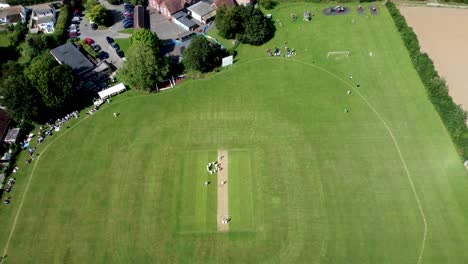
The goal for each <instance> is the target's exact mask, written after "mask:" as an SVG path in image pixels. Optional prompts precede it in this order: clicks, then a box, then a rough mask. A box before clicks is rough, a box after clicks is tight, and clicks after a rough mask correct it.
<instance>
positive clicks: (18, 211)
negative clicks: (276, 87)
mask: <svg viewBox="0 0 468 264" xmlns="http://www.w3.org/2000/svg"><path fill="white" fill-rule="evenodd" d="M266 59H281V60H290V61H295V62H298V63H302V64H304V65H308V66H311V67H313V68H316V69H318V70H321V71H323V72H325V73H328V74H330V75H331V76H333V77H334V78H336V79H338V80H340V81H341V82H343V83H344V84H346V85H347V86H349V87H350V88H351V89H353V91H355V92H356V93H357V94H358V95H359V97H361V99H362V100H364V102H366V104H367V105H368V106H369V108H370V109H372V111H373V112H374V113H375V114H376V115H377V117H378V118H379V119H380V120H381V121H382V123H383V124H384V126H385V128H386V129H387V131H388V133H389V135H390V137H391V138H392V141H393V144H394V145H395V148H396V149H397V152H398V155H399V157H400V161H401V163H402V164H403V168H404V169H405V172H406V176H407V177H408V181H409V183H410V185H411V190H412V191H413V194H414V198H415V199H416V202H417V204H418V208H419V212H420V213H421V217H422V219H423V223H424V234H423V239H422V242H421V249H420V252H419V257H418V261H417V264H420V263H421V260H422V257H423V254H424V248H425V245H426V237H427V221H426V216H425V214H424V210H423V208H422V206H421V202H420V199H419V196H418V193H417V192H416V188H415V187H414V183H413V179H412V177H411V175H410V172H409V170H408V167H407V166H406V162H405V160H404V158H403V155H402V154H401V150H400V147H399V146H398V143H397V141H396V139H395V136H394V135H393V132H392V130H391V129H390V127H389V126H388V125H387V123H386V122H385V120H384V119H383V118H382V116H381V115H380V114H379V112H377V110H375V108H374V107H373V106H372V104H371V103H369V101H367V99H366V98H365V97H364V96H363V95H362V94H361V93H360V92H359V90H356V89H355V88H354V87H353V86H352V85H351V84H349V83H347V82H346V81H345V80H344V79H343V78H340V77H339V76H337V75H336V74H334V73H331V72H330V71H328V70H325V69H323V68H321V67H318V66H317V65H315V64H310V63H307V62H303V61H299V60H295V59H291V58H288V59H284V58H258V59H254V60H251V61H246V62H243V63H240V64H244V63H251V62H255V61H260V60H266ZM213 77H214V76H213ZM209 79H211V78H209ZM150 95H151V94H148V95H141V96H135V97H130V98H127V99H125V100H122V101H119V102H123V101H127V100H130V99H134V98H137V97H144V96H150ZM116 103H118V102H116ZM88 117H89V116H87V117H85V118H83V119H82V120H80V121H79V122H78V123H76V124H75V125H74V126H72V127H70V129H69V130H67V131H65V132H64V133H63V134H60V135H59V136H58V137H56V138H55V139H54V140H53V141H52V142H50V143H49V145H47V146H46V147H45V148H44V150H43V151H42V154H41V155H44V153H45V151H46V150H47V149H48V148H49V146H50V145H52V144H53V143H54V142H55V141H56V140H58V139H59V138H60V137H62V136H63V135H65V134H66V133H67V132H68V131H70V130H71V129H72V128H74V127H76V126H78V125H79V124H81V122H83V121H84V120H86V119H87V118H88ZM40 157H41V156H39V157H38V158H37V160H36V163H35V164H34V167H33V170H32V171H31V174H30V176H29V180H28V183H27V184H26V188H25V190H24V193H23V197H22V198H21V202H20V205H19V207H18V210H17V212H16V216H15V220H14V221H13V225H12V227H11V231H10V235H9V236H8V240H7V243H6V245H5V249H4V251H3V255H2V256H5V255H6V253H7V251H8V246H9V245H10V241H11V238H12V236H13V232H14V230H15V227H16V223H17V221H18V216H19V214H20V212H21V209H22V206H23V201H24V198H25V197H26V193H27V191H28V189H29V184H30V183H31V180H32V178H33V176H34V171H35V170H36V166H37V164H38V163H39V159H40ZM3 261H4V258H2V259H1V261H0V264H2V263H3Z"/></svg>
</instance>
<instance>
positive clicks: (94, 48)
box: [91, 43, 101, 52]
mask: <svg viewBox="0 0 468 264" xmlns="http://www.w3.org/2000/svg"><path fill="white" fill-rule="evenodd" d="M91 48H93V50H94V51H96V52H98V51H100V50H101V46H99V45H98V44H96V43H93V44H91Z"/></svg>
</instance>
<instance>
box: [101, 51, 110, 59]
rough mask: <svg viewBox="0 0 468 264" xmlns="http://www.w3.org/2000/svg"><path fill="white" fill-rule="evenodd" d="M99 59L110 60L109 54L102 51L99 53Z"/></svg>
mask: <svg viewBox="0 0 468 264" xmlns="http://www.w3.org/2000/svg"><path fill="white" fill-rule="evenodd" d="M99 58H100V59H101V60H105V59H108V58H109V53H107V52H105V51H101V52H100V53H99Z"/></svg>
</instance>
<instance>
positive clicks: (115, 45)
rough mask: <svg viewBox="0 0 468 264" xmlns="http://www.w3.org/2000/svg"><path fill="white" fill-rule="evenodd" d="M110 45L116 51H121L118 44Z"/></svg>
mask: <svg viewBox="0 0 468 264" xmlns="http://www.w3.org/2000/svg"><path fill="white" fill-rule="evenodd" d="M110 45H111V47H112V48H113V49H114V50H119V45H117V43H115V42H112V43H111V44H110Z"/></svg>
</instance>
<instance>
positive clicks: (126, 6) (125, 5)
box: [124, 3, 134, 8]
mask: <svg viewBox="0 0 468 264" xmlns="http://www.w3.org/2000/svg"><path fill="white" fill-rule="evenodd" d="M124 7H125V8H133V7H134V6H133V5H132V4H131V3H125V4H124Z"/></svg>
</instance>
